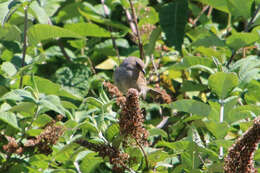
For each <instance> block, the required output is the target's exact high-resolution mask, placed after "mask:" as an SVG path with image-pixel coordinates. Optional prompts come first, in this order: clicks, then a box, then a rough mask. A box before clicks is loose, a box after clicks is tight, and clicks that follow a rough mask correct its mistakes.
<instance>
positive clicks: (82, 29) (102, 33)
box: [65, 23, 111, 37]
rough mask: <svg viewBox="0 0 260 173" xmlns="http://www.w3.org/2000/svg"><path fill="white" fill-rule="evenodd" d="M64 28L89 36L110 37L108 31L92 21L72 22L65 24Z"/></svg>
mask: <svg viewBox="0 0 260 173" xmlns="http://www.w3.org/2000/svg"><path fill="white" fill-rule="evenodd" d="M65 29H68V30H70V31H73V32H75V33H78V34H80V35H81V36H84V37H85V36H91V37H110V34H111V33H110V32H108V31H107V30H105V29H103V28H101V27H100V26H98V25H96V24H93V23H73V24H67V25H65Z"/></svg>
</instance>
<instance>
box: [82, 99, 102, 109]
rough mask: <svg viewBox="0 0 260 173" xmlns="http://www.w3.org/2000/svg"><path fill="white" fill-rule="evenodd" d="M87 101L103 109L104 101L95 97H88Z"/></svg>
mask: <svg viewBox="0 0 260 173" xmlns="http://www.w3.org/2000/svg"><path fill="white" fill-rule="evenodd" d="M86 102H87V103H88V104H90V105H93V106H95V107H97V108H100V109H103V103H102V102H101V101H100V100H99V99H96V98H94V97H87V98H86Z"/></svg>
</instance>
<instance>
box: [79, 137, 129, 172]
mask: <svg viewBox="0 0 260 173" xmlns="http://www.w3.org/2000/svg"><path fill="white" fill-rule="evenodd" d="M76 143H77V144H79V145H81V146H83V147H86V148H88V149H90V150H92V151H96V152H98V155H99V156H101V157H103V158H105V157H108V158H109V162H110V163H111V164H112V165H113V172H123V171H124V170H125V169H126V168H127V167H126V165H127V163H128V159H129V155H128V154H127V153H123V152H120V151H119V149H117V148H115V147H113V146H110V145H106V144H93V143H90V142H88V141H86V140H84V139H78V140H77V141H76Z"/></svg>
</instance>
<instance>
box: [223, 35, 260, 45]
mask: <svg viewBox="0 0 260 173" xmlns="http://www.w3.org/2000/svg"><path fill="white" fill-rule="evenodd" d="M259 39H260V36H259V34H258V33H257V32H251V33H244V32H241V33H240V32H236V31H233V32H232V35H231V36H230V37H228V38H227V40H226V43H227V45H228V46H229V47H230V48H233V49H239V48H241V47H245V46H248V45H251V44H252V43H254V42H256V41H257V40H259Z"/></svg>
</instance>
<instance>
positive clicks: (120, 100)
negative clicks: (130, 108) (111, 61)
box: [104, 82, 126, 106]
mask: <svg viewBox="0 0 260 173" xmlns="http://www.w3.org/2000/svg"><path fill="white" fill-rule="evenodd" d="M104 86H105V87H106V88H107V89H108V92H109V94H110V95H111V96H112V97H116V103H117V105H119V106H120V105H124V104H125V102H126V98H125V97H124V96H123V94H122V93H121V92H120V91H119V89H118V88H117V87H116V86H115V85H113V84H112V83H110V82H104Z"/></svg>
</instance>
